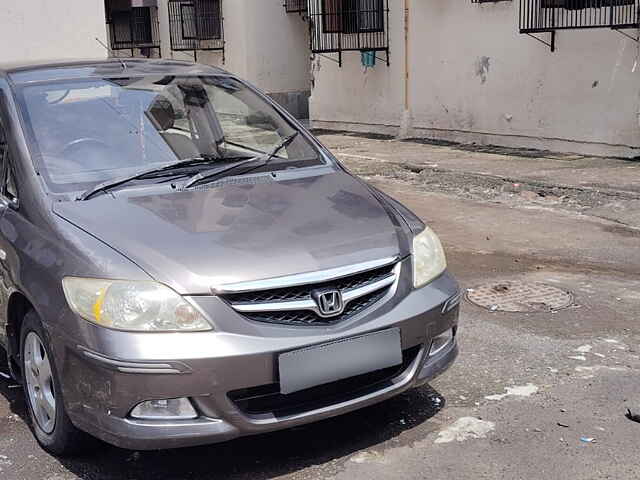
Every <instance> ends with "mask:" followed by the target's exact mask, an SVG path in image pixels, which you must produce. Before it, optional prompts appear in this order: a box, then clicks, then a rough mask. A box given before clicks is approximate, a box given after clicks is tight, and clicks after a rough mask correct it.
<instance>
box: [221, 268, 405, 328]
mask: <svg viewBox="0 0 640 480" xmlns="http://www.w3.org/2000/svg"><path fill="white" fill-rule="evenodd" d="M380 263H382V262H380ZM401 269H402V262H401V261H397V262H396V263H395V264H394V263H391V264H389V263H388V262H386V261H385V262H384V263H382V266H378V267H377V268H373V269H369V270H365V271H362V270H361V269H360V268H354V269H353V270H355V273H353V274H352V275H349V276H341V277H334V278H331V277H321V278H319V281H318V282H316V283H313V284H306V285H299V284H289V285H287V286H284V287H283V286H282V285H279V287H278V288H276V289H272V290H257V291H253V292H238V293H236V292H234V293H227V294H221V295H220V297H221V298H222V299H223V300H224V301H225V302H226V303H227V304H228V305H229V306H230V307H231V308H232V309H234V310H235V311H236V312H238V313H239V314H241V315H243V316H244V317H245V318H247V319H248V320H252V321H256V322H261V323H272V324H281V325H289V326H296V325H298V326H322V325H333V324H336V323H338V322H342V321H346V320H348V319H352V318H354V317H358V316H360V315H361V314H363V313H366V312H367V311H369V310H370V309H371V308H373V307H374V306H375V305H378V304H380V303H381V302H383V301H385V300H388V299H389V298H391V297H392V296H393V295H394V294H395V291H396V289H397V286H398V281H399V279H400V271H401ZM332 288H333V289H335V290H338V291H339V292H340V293H341V294H342V301H343V303H344V308H343V309H342V310H341V312H340V313H336V314H335V315H323V314H322V313H321V311H320V308H319V307H318V305H317V303H316V301H315V300H314V299H313V298H312V297H313V292H314V291H317V290H318V289H320V290H322V289H329V290H331V289H332Z"/></svg>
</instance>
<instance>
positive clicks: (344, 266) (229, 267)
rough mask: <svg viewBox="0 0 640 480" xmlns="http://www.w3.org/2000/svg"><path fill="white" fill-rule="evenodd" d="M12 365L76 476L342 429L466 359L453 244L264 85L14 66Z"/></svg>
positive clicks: (9, 196)
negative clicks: (99, 460)
mask: <svg viewBox="0 0 640 480" xmlns="http://www.w3.org/2000/svg"><path fill="white" fill-rule="evenodd" d="M0 158H1V160H2V163H1V166H0V167H1V168H0V174H1V175H2V177H1V179H2V185H1V188H2V190H1V192H0V277H1V282H0V307H1V308H0V345H2V346H3V347H4V348H3V350H5V351H6V353H7V356H8V359H9V365H10V368H11V373H12V375H13V376H14V378H15V379H16V380H17V381H19V382H21V383H22V385H23V386H24V392H25V398H26V402H27V405H28V410H29V414H30V417H31V424H32V429H33V432H34V434H35V436H36V438H37V439H38V441H39V442H40V444H41V445H42V446H43V447H44V448H45V449H46V450H48V451H50V452H52V453H54V454H58V455H66V454H72V453H74V452H77V451H78V450H80V449H82V448H83V447H85V446H87V445H89V444H90V443H91V442H87V440H88V439H90V438H91V437H97V438H98V439H101V440H103V441H105V442H108V443H111V444H113V445H117V446H120V447H124V448H131V449H141V450H144V449H164V448H175V447H185V446H190V445H199V444H206V443H214V442H220V441H225V440H229V439H232V438H236V437H239V436H243V435H252V434H257V433H261V432H268V431H272V430H277V429H283V428H288V427H292V426H296V425H301V424H305V423H308V422H313V421H316V420H320V419H323V418H327V417H332V416H335V415H340V414H343V413H345V412H349V411H352V410H355V409H358V408H362V407H364V406H367V405H371V404H373V403H376V402H380V401H383V400H385V399H388V398H389V397H392V396H394V395H398V394H399V393H401V392H404V391H406V390H407V389H410V388H414V387H416V386H419V385H422V384H424V383H425V382H427V381H429V380H430V379H432V378H434V377H435V376H437V375H438V374H440V373H441V372H443V371H444V370H445V369H446V368H447V367H448V366H449V365H450V364H451V363H452V362H453V361H454V359H455V357H456V355H457V353H458V348H457V341H456V337H457V332H458V309H459V302H460V291H459V287H458V285H457V283H456V281H455V280H454V278H453V277H452V276H451V274H450V273H449V272H448V271H447V264H446V260H445V255H444V252H443V249H442V246H441V244H440V241H439V240H438V237H437V236H436V234H435V233H434V232H433V231H432V230H431V229H430V228H429V227H428V226H426V225H425V224H424V223H423V222H422V221H420V219H418V218H417V217H416V216H415V215H414V214H413V213H411V212H410V211H409V210H408V209H407V208H405V207H404V206H403V205H401V204H400V203H398V202H397V201H395V200H393V199H392V198H390V197H388V196H387V195H385V194H384V193H382V192H381V191H379V190H377V189H376V188H374V187H372V186H370V185H367V184H366V183H365V182H363V181H362V180H360V179H358V178H356V177H354V176H352V175H351V174H349V173H348V172H347V171H346V170H345V169H344V168H343V167H342V166H341V165H340V163H339V162H338V161H337V160H336V159H335V158H334V157H333V156H332V154H331V153H330V152H329V151H327V150H326V149H325V148H324V147H323V146H322V145H321V144H320V143H319V142H318V140H317V139H315V138H314V137H313V136H312V135H311V134H310V133H309V132H308V131H307V130H305V129H304V128H303V127H302V126H301V125H300V124H298V123H297V122H296V120H295V119H293V118H292V117H291V116H290V115H288V114H287V113H286V112H285V111H284V110H283V109H282V108H280V107H279V106H278V105H276V104H275V103H274V102H273V101H271V100H270V99H269V98H268V97H266V96H265V95H263V94H262V93H260V92H259V91H257V90H256V89H255V88H253V87H252V86H251V85H249V84H247V83H246V82H244V81H243V80H241V79H239V78H237V77H235V76H234V75H231V74H229V73H227V72H225V71H222V70H219V69H215V68H212V67H208V66H201V65H195V64H192V63H186V62H177V61H167V60H155V61H154V60H133V59H131V60H130V59H127V60H126V61H116V60H103V61H95V62H75V63H74V62H67V63H57V64H38V65H5V66H2V67H0Z"/></svg>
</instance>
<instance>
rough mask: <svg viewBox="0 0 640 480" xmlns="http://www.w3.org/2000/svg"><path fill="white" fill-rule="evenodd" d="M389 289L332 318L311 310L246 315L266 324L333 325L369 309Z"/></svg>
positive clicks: (359, 301)
mask: <svg viewBox="0 0 640 480" xmlns="http://www.w3.org/2000/svg"><path fill="white" fill-rule="evenodd" d="M386 292H387V289H386V288H385V289H382V290H378V291H377V292H373V293H370V294H369V295H365V296H363V297H360V298H357V299H355V300H353V301H352V302H349V304H348V305H347V307H346V308H345V309H344V312H342V314H341V315H338V316H336V317H331V318H322V317H320V316H318V315H317V314H316V313H315V312H312V311H311V310H293V311H280V312H260V313H246V314H245V316H246V317H247V318H248V319H249V320H253V321H255V322H265V323H281V324H286V325H331V324H333V323H337V322H342V321H344V320H348V319H349V318H351V317H353V316H354V315H356V314H358V313H360V312H362V311H363V310H365V309H366V308H369V307H370V306H372V305H373V304H374V303H376V302H377V301H378V300H380V299H381V298H382V297H384V295H385V293H386Z"/></svg>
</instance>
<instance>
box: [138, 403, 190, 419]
mask: <svg viewBox="0 0 640 480" xmlns="http://www.w3.org/2000/svg"><path fill="white" fill-rule="evenodd" d="M131 417H133V418H137V419H139V420H191V419H194V418H197V417H198V414H197V413H196V410H195V409H194V408H193V405H191V402H190V401H189V399H188V398H172V399H167V400H150V401H148V402H142V403H139V404H138V405H136V407H135V408H134V409H133V410H132V411H131Z"/></svg>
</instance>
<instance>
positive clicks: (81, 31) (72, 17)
mask: <svg viewBox="0 0 640 480" xmlns="http://www.w3.org/2000/svg"><path fill="white" fill-rule="evenodd" d="M0 19H1V21H2V28H0V62H13V61H24V60H47V59H68V58H103V57H106V56H107V51H106V49H105V48H104V47H103V46H101V45H100V44H99V43H98V42H97V41H96V40H95V39H96V37H97V38H99V39H100V40H101V41H102V42H103V43H105V44H106V42H107V39H106V29H105V24H104V2H103V1H87V0H65V1H64V8H61V6H60V2H56V1H51V0H19V1H18V0H5V1H2V2H0Z"/></svg>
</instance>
